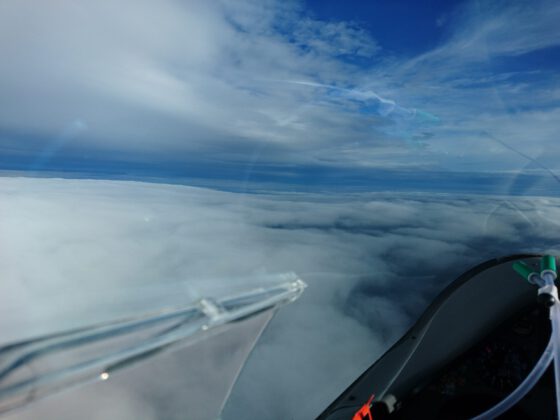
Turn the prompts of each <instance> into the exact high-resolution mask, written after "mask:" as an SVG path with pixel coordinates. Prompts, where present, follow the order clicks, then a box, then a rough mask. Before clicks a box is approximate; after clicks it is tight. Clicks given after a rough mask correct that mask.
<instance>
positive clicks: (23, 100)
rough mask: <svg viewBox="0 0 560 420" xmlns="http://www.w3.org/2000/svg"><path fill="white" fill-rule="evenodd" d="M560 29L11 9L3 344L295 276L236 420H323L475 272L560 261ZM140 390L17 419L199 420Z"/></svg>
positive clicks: (470, 17)
mask: <svg viewBox="0 0 560 420" xmlns="http://www.w3.org/2000/svg"><path fill="white" fill-rule="evenodd" d="M559 21H560V3H558V2H557V1H553V0H542V1H495V2H482V1H474V0H473V1H471V0H466V1H437V0H433V1H426V2H421V3H420V2H414V1H410V2H407V1H389V0H387V1H369V2H365V1H358V0H356V1H345V2H337V1H334V0H324V1H318V0H317V1H316V0H309V1H303V0H301V1H300V0H297V1H296V0H289V1H280V0H235V1H234V0H216V1H212V2H209V1H202V0H200V1H199V0H183V1H180V0H160V1H148V0H135V1H132V0H123V1H121V2H119V3H118V4H116V3H115V2H111V1H109V0H100V1H96V2H91V1H89V2H88V1H85V0H83V1H82V0H78V1H67V0H49V1H48V7H38V5H37V4H36V2H32V1H31V0H20V1H3V2H0V279H2V280H1V282H0V285H1V287H2V293H0V330H2V331H9V334H8V333H3V336H2V337H0V341H1V342H3V343H5V342H8V341H10V340H15V339H18V338H24V337H32V336H36V335H38V334H42V333H45V332H48V331H55V330H56V331H58V330H61V329H65V328H70V327H73V326H76V325H84V324H87V323H90V322H94V321H98V320H100V317H106V318H113V317H117V316H121V315H123V312H126V311H128V310H130V308H131V307H130V306H126V305H125V304H124V303H123V299H124V300H126V297H127V296H128V297H130V295H131V293H132V294H134V296H135V297H136V298H138V299H139V300H140V301H143V302H148V303H147V305H148V306H150V305H151V306H157V305H159V303H160V301H159V300H158V301H156V300H154V299H153V297H154V293H155V292H157V294H158V296H163V295H167V296H170V295H173V296H175V297H176V298H177V297H189V298H191V297H192V296H193V294H194V295H196V294H197V293H199V292H200V288H207V287H208V288H209V289H212V288H215V289H216V290H218V289H220V288H223V287H224V286H226V285H227V286H228V287H229V286H231V285H233V286H242V285H243V284H244V279H248V278H251V279H254V278H264V277H266V276H268V275H274V274H277V273H285V272H295V273H296V274H297V275H298V276H300V277H301V278H302V279H303V280H304V281H305V282H306V283H308V285H309V287H308V288H307V290H306V292H305V293H304V295H303V296H302V298H301V299H300V300H299V301H297V302H295V303H293V304H291V305H290V306H289V307H287V308H285V309H283V310H281V311H280V312H279V313H278V314H277V316H276V317H275V318H274V319H273V320H272V322H271V323H270V325H269V327H268V328H267V329H266V330H265V332H264V334H263V336H262V337H261V340H259V343H258V344H257V346H256V348H255V349H254V352H253V353H252V356H251V358H250V360H249V362H248V364H247V365H246V366H245V368H244V371H243V372H242V374H241V376H240V377H239V380H238V383H237V386H236V387H235V388H234V390H233V393H232V395H231V398H230V400H229V403H228V404H227V406H226V408H225V411H224V416H223V418H224V419H225V420H228V419H238V418H259V417H263V418H278V419H286V418H293V419H307V418H312V417H313V416H316V415H317V414H319V413H320V412H321V411H322V410H323V409H324V408H325V407H326V406H327V405H328V404H329V403H330V402H331V401H332V400H333V399H334V398H336V397H337V396H338V395H339V394H340V393H341V392H342V390H343V389H344V388H345V387H346V386H348V385H349V384H350V383H351V382H352V381H353V380H354V379H355V378H356V377H357V376H358V375H359V374H360V373H361V372H362V371H363V370H364V369H366V368H367V367H368V366H369V365H370V364H371V363H372V362H373V361H374V360H375V359H376V358H377V357H379V356H380V355H381V354H382V353H383V352H384V351H385V350H386V349H387V348H388V347H389V346H390V345H391V344H392V343H394V342H395V340H397V339H398V338H399V337H400V336H401V335H402V334H403V333H404V332H405V331H406V329H407V328H408V327H410V325H412V323H413V322H414V320H415V319H416V318H417V317H418V316H419V314H420V313H421V312H422V310H423V308H425V307H426V305H427V304H428V303H429V302H430V301H431V299H433V298H434V296H436V294H437V293H438V292H439V291H441V290H442V288H443V287H444V286H445V285H447V284H449V282H451V281H452V280H453V279H454V278H456V277H457V276H458V275H460V274H461V273H462V272H463V271H465V270H467V269H469V268H470V267H471V266H473V265H475V264H478V263H481V262H483V261H485V260H487V259H490V258H494V257H496V256H504V255H508V254H514V253H523V252H551V253H558V251H559V249H560V243H558V239H557V234H556V233H557V232H558V227H559V226H558V220H559V216H560V206H559V205H560V202H559V201H558V200H559V198H558V196H559V195H560V189H559V184H560V163H559V162H560V148H558V147H557V135H558V132H559V128H560V88H559V86H560V84H559V83H558V81H559V80H558V79H559V77H560V76H559V74H560V72H559V71H558V70H559V67H560V27H559V26H558V24H557V22H559ZM434 256H437V258H434ZM403 290H406V293H405V294H404V295H403ZM181 354H182V353H181V352H180V351H179V352H178V353H173V354H172V355H171V356H168V357H169V359H166V360H167V362H166V363H167V365H166V366H168V368H169V370H166V372H172V373H173V372H175V373H176V374H177V376H174V375H173V374H172V373H170V374H169V376H167V377H166V380H167V382H166V384H177V387H178V388H179V389H181V392H188V390H185V389H183V388H180V387H181V386H184V384H183V385H181V378H180V374H181V365H182V364H184V363H185V357H183V358H182V357H181ZM226 354H227V351H226ZM153 369H156V370H157V367H155V368H154V367H153V366H152V368H149V369H147V370H146V371H143V372H144V373H143V374H144V377H145V378H147V379H150V378H152V377H153V374H154V370H153ZM166 369H167V368H166ZM208 374H216V375H218V374H219V372H208ZM134 375H140V376H141V375H142V371H140V373H138V371H136V374H132V376H130V375H129V376H127V374H126V373H122V376H119V379H117V380H114V381H113V380H110V381H107V382H106V383H104V384H103V385H100V384H96V385H92V386H88V387H83V388H78V389H76V390H72V391H71V392H68V393H65V394H60V395H59V396H56V397H53V398H52V399H47V400H45V401H42V402H40V403H38V404H37V405H34V406H32V407H30V409H29V410H26V411H25V410H24V411H20V412H15V413H14V414H12V415H11V416H9V417H8V418H12V419H27V418H30V419H31V418H37V417H38V416H40V417H42V418H49V417H50V418H59V419H65V418H68V419H72V418H75V417H76V413H77V412H78V413H80V414H81V415H83V418H86V419H92V420H95V419H98V418H107V417H109V418H110V417H114V418H122V419H128V418H130V419H133V418H134V419H145V420H152V419H156V418H158V414H161V413H162V410H163V406H165V413H166V416H168V418H170V419H172V418H177V419H179V418H184V410H185V407H184V403H185V401H184V400H182V399H181V398H180V397H179V398H170V397H169V395H171V393H172V392H171V391H170V392H169V393H167V394H168V395H167V397H166V398H163V397H162V392H161V391H162V389H165V390H167V389H168V388H165V387H164V385H163V384H158V383H156V384H155V385H161V387H163V388H158V386H155V387H151V388H147V389H141V387H140V385H139V384H141V383H142V381H141V380H140V381H139V380H138V377H137V376H134ZM317 384H321V387H320V389H318V388H317ZM158 389H159V391H158ZM168 397H169V398H168ZM303 397H305V398H303ZM99 407H103V409H102V410H98V409H99ZM271 413H273V416H272V417H269V414H271Z"/></svg>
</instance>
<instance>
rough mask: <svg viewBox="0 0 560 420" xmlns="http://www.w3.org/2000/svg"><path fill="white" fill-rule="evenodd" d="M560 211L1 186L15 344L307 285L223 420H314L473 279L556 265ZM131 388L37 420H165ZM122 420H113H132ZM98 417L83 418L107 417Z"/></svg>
mask: <svg viewBox="0 0 560 420" xmlns="http://www.w3.org/2000/svg"><path fill="white" fill-rule="evenodd" d="M559 205H560V202H559V201H558V200H557V199H550V198H535V197H534V198H531V199H523V198H519V199H512V198H508V197H480V196H474V195H473V196H459V195H446V194H439V195H433V196H430V197H427V196H425V195H420V194H412V193H411V194H396V195H395V194H345V195H340V196H337V197H333V196H329V195H322V194H315V195H301V194H275V195H265V194H262V195H247V194H238V193H227V192H219V191H213V190H207V189H201V188H192V187H184V186H170V185H154V184H145V183H137V182H116V181H89V180H60V179H26V178H0V234H1V240H0V254H1V255H2V258H1V259H0V278H2V279H3V280H2V289H3V293H2V296H3V298H2V302H1V303H2V304H1V305H0V308H1V309H0V311H1V312H0V315H1V316H0V329H1V330H2V331H3V337H2V340H3V341H7V340H9V339H15V338H18V337H19V338H21V337H27V336H30V335H34V334H38V333H41V332H45V331H49V330H52V329H62V328H67V327H70V326H75V325H77V324H81V323H86V322H91V321H93V320H95V319H99V318H100V317H101V318H110V317H113V316H117V315H121V314H122V313H123V311H124V312H126V311H130V310H135V309H137V307H135V306H134V305H132V306H127V305H129V304H131V302H132V304H138V302H140V303H141V304H143V305H144V306H142V308H144V309H145V308H148V307H157V306H160V305H164V304H165V303H168V302H170V301H172V300H174V299H175V300H177V299H178V296H179V297H181V296H183V297H189V296H196V293H197V289H198V288H205V289H206V290H220V288H223V287H224V286H228V287H229V286H233V285H235V284H234V283H235V282H240V283H239V285H243V279H244V278H245V277H247V276H248V277H252V278H255V276H257V277H258V276H262V275H263V274H267V273H278V272H286V271H295V272H296V273H297V274H298V275H299V276H300V277H302V278H303V279H304V280H305V281H306V282H307V283H308V284H309V288H308V289H307V291H306V292H305V293H304V296H303V297H302V299H301V300H300V301H298V302H296V303H294V304H292V305H290V306H289V307H286V308H285V309H284V310H282V311H281V312H280V313H279V314H278V316H277V317H276V318H275V319H274V320H273V321H272V323H271V324H270V326H269V329H268V330H267V331H266V332H265V334H264V336H263V337H262V339H261V341H260V342H259V344H258V346H257V348H256V349H255V351H254V353H253V355H252V357H251V360H250V362H249V363H248V365H247V366H246V369H245V371H244V372H243V374H242V376H241V378H240V380H239V382H238V384H237V387H236V388H235V389H234V392H233V394H232V397H231V400H230V402H229V404H228V406H227V407H226V411H225V415H224V417H225V418H226V419H227V418H232V419H234V418H246V417H251V418H253V417H255V418H256V417H258V416H260V415H265V414H266V415H267V417H268V416H269V415H270V413H273V414H274V416H275V417H274V418H292V417H293V418H296V419H299V418H301V419H304V418H310V417H312V416H314V415H317V414H318V413H319V412H320V411H321V410H322V409H323V408H324V407H326V405H327V404H328V403H329V402H330V401H331V400H332V399H333V398H335V397H336V396H337V395H338V394H339V393H340V391H341V390H342V389H343V388H344V387H346V386H347V385H348V384H349V383H350V382H351V381H352V380H353V379H354V378H355V377H356V376H357V375H358V374H359V373H360V372H361V371H362V370H363V369H365V368H366V367H367V366H368V365H369V364H370V363H371V362H372V361H373V360H375V359H376V358H377V357H378V356H379V355H380V354H381V353H382V352H383V351H384V350H385V349H386V348H387V347H388V346H389V345H390V344H391V343H393V342H394V341H395V340H396V339H398V337H399V336H400V335H401V334H402V333H403V332H404V331H405V329H406V328H407V327H408V326H409V325H411V323H412V322H413V321H414V320H415V319H416V318H417V316H418V315H419V314H420V313H421V311H422V309H423V308H424V307H425V305H426V304H427V303H429V302H430V301H431V299H432V298H433V297H434V296H435V294H436V293H437V292H438V291H440V290H441V289H442V288H443V287H444V286H445V284H447V283H449V282H450V281H451V280H453V279H454V278H455V277H456V276H458V275H459V274H461V273H462V272H463V271H464V270H466V269H468V268H469V267H470V266H471V265H474V264H476V263H479V262H481V261H483V260H485V259H489V258H493V257H495V256H500V255H508V254H511V253H518V252H530V251H537V252H543V251H546V250H549V251H552V252H558V250H559V249H560V243H559V242H558V238H557V235H556V232H557V231H558V222H557V220H559V216H560V206H559ZM403 290H405V291H407V293H405V295H404V297H403V294H402V292H403ZM131 296H132V297H133V298H131ZM396 296H399V299H396ZM173 360H175V362H173V363H177V364H179V365H180V364H181V363H186V362H188V361H185V360H183V359H181V358H180V357H176V358H174V359H173ZM169 363H171V362H169ZM171 370H172V371H173V369H171ZM180 371H181V370H180V366H178V367H177V372H180ZM213 373H215V372H208V374H213ZM152 376H153V375H152ZM126 377H127V376H126V373H124V374H123V376H122V377H121V380H119V381H118V382H117V384H118V386H117V385H112V386H115V387H116V388H115V392H114V394H113V393H111V392H109V393H108V394H107V392H105V391H103V390H98V389H97V388H95V387H93V388H91V387H84V388H81V389H78V390H75V391H72V392H71V393H69V394H62V395H60V396H58V397H55V398H53V399H50V400H48V401H45V402H42V403H39V404H38V405H37V406H36V410H39V412H41V413H43V414H48V413H52V415H53V416H56V417H58V418H60V417H59V416H60V415H64V413H62V414H61V413H60V410H59V409H57V407H60V406H61V405H64V406H66V404H67V403H68V402H67V400H65V398H71V399H72V400H73V401H91V400H92V399H94V400H95V398H99V400H98V401H104V403H103V404H104V406H105V409H106V410H111V408H110V407H111V404H116V403H117V402H118V401H120V402H121V405H118V404H116V405H115V408H114V410H117V411H118V410H121V411H122V413H130V414H129V415H130V416H131V418H132V417H134V418H145V419H149V418H152V417H150V416H151V415H153V416H155V417H156V418H157V413H158V412H161V411H160V410H162V407H161V404H162V401H161V400H158V398H156V394H154V395H153V396H152V397H150V396H149V395H148V396H146V395H144V394H142V397H141V398H140V397H139V396H138V392H140V391H139V390H138V388H137V387H135V386H133V385H132V383H130V386H129V385H127V379H126ZM131 381H132V380H131ZM166 381H173V378H171V377H166ZM109 382H111V381H109ZM132 382H134V383H136V384H137V383H138V381H137V380H134V381H132ZM318 384H321V385H320V386H318ZM181 392H187V391H186V390H182V391H181ZM111 395H113V397H114V398H115V396H116V400H113V399H111V398H110V396H111ZM302 396H305V398H303V397H302ZM139 398H140V399H141V400H142V403H141V404H140V403H138V404H137V402H138V401H139ZM177 398H178V399H177V400H174V399H169V400H167V399H166V401H165V407H166V408H165V409H166V413H172V414H170V415H172V416H173V415H174V416H176V418H182V417H181V415H182V414H181V413H182V411H181V399H180V396H177ZM173 401H175V402H173ZM84 404H85V405H84V407H89V406H90V405H88V404H86V403H85V402H84ZM144 405H147V408H146V409H143V408H142V409H141V408H139V407H144ZM78 406H79V405H78ZM72 407H74V405H72ZM173 407H175V411H174V409H173ZM123 410H124V411H123ZM117 411H111V413H110V416H116V415H119V416H121V414H120V413H121V411H118V412H117ZM71 412H72V410H70V411H68V412H66V411H65V413H71ZM24 413H28V415H30V416H31V417H33V415H34V414H36V413H37V412H36V411H34V409H33V408H31V409H30V410H29V411H27V412H24ZM150 413H152V414H150ZM90 414H91V416H90V417H87V416H88V415H90ZM90 414H88V413H87V412H86V413H84V416H86V417H85V418H92V419H93V418H96V417H94V414H93V413H90ZM20 415H24V414H21V413H20V414H16V418H20V417H18V416H20ZM25 415H27V414H25ZM68 415H69V416H70V417H71V414H68ZM107 415H109V414H107ZM122 415H123V416H124V415H125V414H122ZM135 416H136V417H135ZM138 416H140V417H138ZM121 418H122V417H121ZM170 418H171V417H170Z"/></svg>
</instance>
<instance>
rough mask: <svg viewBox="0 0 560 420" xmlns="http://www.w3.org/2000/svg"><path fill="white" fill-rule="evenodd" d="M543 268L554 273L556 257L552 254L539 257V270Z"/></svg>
mask: <svg viewBox="0 0 560 420" xmlns="http://www.w3.org/2000/svg"><path fill="white" fill-rule="evenodd" d="M545 270H547V271H554V272H555V273H556V258H555V257H554V256H553V255H545V256H543V257H542V258H541V272H543V271H545Z"/></svg>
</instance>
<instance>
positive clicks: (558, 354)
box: [550, 303, 560, 416]
mask: <svg viewBox="0 0 560 420" xmlns="http://www.w3.org/2000/svg"><path fill="white" fill-rule="evenodd" d="M550 320H551V321H552V337H551V341H553V342H554V378H555V382H556V410H557V411H556V414H557V415H558V416H560V303H556V304H554V305H552V308H550Z"/></svg>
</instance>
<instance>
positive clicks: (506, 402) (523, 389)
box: [472, 305, 560, 420]
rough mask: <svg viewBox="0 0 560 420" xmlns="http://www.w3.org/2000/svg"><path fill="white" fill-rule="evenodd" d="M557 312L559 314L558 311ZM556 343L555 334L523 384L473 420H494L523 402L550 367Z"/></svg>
mask: <svg viewBox="0 0 560 420" xmlns="http://www.w3.org/2000/svg"><path fill="white" fill-rule="evenodd" d="M556 306H557V305H554V307H556ZM551 312H552V311H551ZM556 312H557V313H559V312H558V311H556ZM553 325H554V323H553ZM559 325H560V324H559ZM555 341H556V340H555V337H554V334H553V335H551V337H550V341H549V342H548V345H547V346H546V348H545V349H544V352H543V354H542V356H541V358H540V359H539V361H538V362H537V364H536V365H535V367H533V370H532V371H531V372H530V373H529V374H528V375H527V377H526V378H525V379H524V380H523V382H521V384H519V386H518V387H517V388H515V390H514V391H513V392H512V393H511V394H509V395H508V396H507V397H506V398H504V399H503V400H502V401H500V402H499V403H498V404H496V405H495V406H494V407H492V408H490V409H489V410H487V411H485V412H484V413H482V414H479V415H478V416H476V417H474V418H473V419H472V420H489V419H494V418H496V417H498V416H499V415H501V414H503V413H505V412H506V411H507V410H509V409H510V408H511V407H513V406H514V405H515V404H517V403H518V402H519V400H521V399H522V398H523V397H524V396H525V395H526V394H527V393H528V392H529V391H530V390H531V389H532V388H533V386H534V385H535V384H536V383H537V382H538V381H539V379H540V378H541V376H542V375H543V373H544V372H545V371H546V369H547V368H548V367H549V366H550V363H551V362H552V359H554V353H555V350H556V347H557V346H556V344H555ZM555 364H557V363H555ZM557 389H558V388H557Z"/></svg>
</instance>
